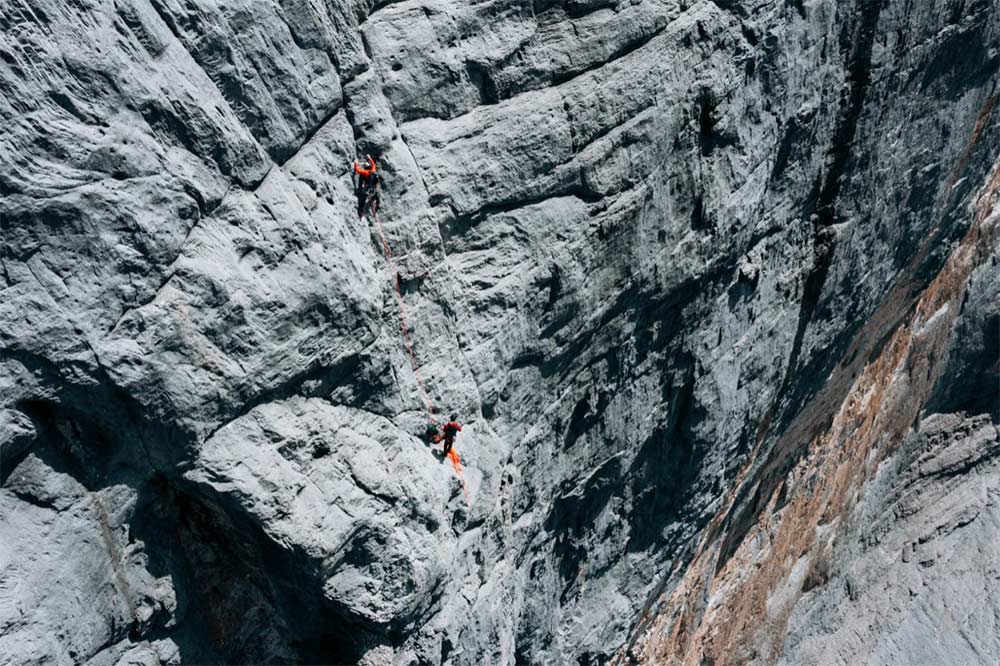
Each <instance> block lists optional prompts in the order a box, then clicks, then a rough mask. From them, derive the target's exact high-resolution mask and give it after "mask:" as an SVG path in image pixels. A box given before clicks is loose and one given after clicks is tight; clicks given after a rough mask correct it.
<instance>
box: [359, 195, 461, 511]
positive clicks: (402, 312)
mask: <svg viewBox="0 0 1000 666" xmlns="http://www.w3.org/2000/svg"><path fill="white" fill-rule="evenodd" d="M369 208H370V209H371V211H372V219H374V220H375V230H376V231H378V237H379V239H381V241H382V249H384V250H385V258H386V259H387V260H388V262H389V267H390V268H392V275H393V277H394V278H395V281H396V302H397V303H399V323H400V326H401V327H402V329H403V342H404V343H405V344H406V352H407V353H408V354H409V355H410V364H411V365H412V366H413V375H414V376H415V377H416V378H417V387H418V388H419V389H420V395H421V397H422V398H423V399H424V404H425V405H426V407H427V414H428V416H429V417H430V422H431V423H432V424H433V425H434V427H435V428H437V427H438V425H439V424H438V420H437V416H436V415H435V414H434V402H433V401H432V400H431V396H430V394H429V393H428V392H427V387H426V386H424V380H423V377H421V376H420V366H419V365H418V364H417V356H416V354H414V353H413V343H412V342H411V341H410V327H409V326H408V325H407V323H406V307H405V306H404V305H403V289H402V286H401V283H400V280H399V269H398V268H396V262H395V261H393V258H392V250H390V249H389V243H388V241H386V239H385V232H384V231H382V223H381V222H379V219H378V212H376V210H375V203H374V202H370V203H369ZM448 460H450V461H451V466H452V467H453V468H454V469H455V474H456V475H458V480H459V481H460V482H461V484H462V494H463V495H465V504H466V505H467V506H470V507H471V506H472V502H471V501H470V500H469V489H468V487H467V486H466V484H465V475H464V474H462V463H461V460H460V459H459V457H458V453H457V452H456V451H455V449H451V450H450V451H448Z"/></svg>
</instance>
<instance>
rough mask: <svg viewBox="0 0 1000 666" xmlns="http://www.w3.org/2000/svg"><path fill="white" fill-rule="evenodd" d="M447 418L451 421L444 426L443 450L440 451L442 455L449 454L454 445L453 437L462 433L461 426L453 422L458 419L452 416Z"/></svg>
mask: <svg viewBox="0 0 1000 666" xmlns="http://www.w3.org/2000/svg"><path fill="white" fill-rule="evenodd" d="M449 418H450V419H451V420H450V421H448V422H447V423H445V424H444V448H443V449H442V452H443V453H444V455H448V454H449V453H451V447H453V446H454V445H455V437H456V436H457V435H458V433H460V432H461V431H462V426H461V425H459V424H458V422H457V421H456V420H455V419H456V418H458V417H457V416H456V415H455V414H452V415H451V416H450V417H449Z"/></svg>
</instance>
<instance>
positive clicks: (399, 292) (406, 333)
mask: <svg viewBox="0 0 1000 666" xmlns="http://www.w3.org/2000/svg"><path fill="white" fill-rule="evenodd" d="M370 208H371V211H372V217H373V218H374V219H375V229H376V230H377V231H378V235H379V238H380V239H381V240H382V248H383V249H384V250H385V258H386V259H387V260H388V261H389V266H390V268H392V275H393V277H394V278H395V282H396V302H397V303H399V323H400V325H401V327H402V329H403V342H404V343H406V351H407V353H408V354H409V355H410V363H411V364H412V365H413V374H414V376H415V377H416V378H417V387H418V388H419V389H420V395H421V397H422V398H423V400H424V405H425V406H426V407H427V414H428V415H429V416H430V420H431V423H433V424H434V425H435V426H437V425H438V420H437V416H436V415H435V413H434V402H433V401H432V400H431V396H430V394H429V393H428V392H427V388H426V387H425V386H424V380H423V377H421V376H420V366H419V365H418V364H417V357H416V354H414V353H413V343H412V342H411V341H410V327H409V326H408V325H407V323H406V307H405V306H404V305H403V289H402V286H401V284H400V280H399V269H397V268H396V262H395V261H393V259H392V250H390V249H389V243H388V242H387V241H386V240H385V233H384V232H383V231H382V223H381V222H379V220H378V213H377V212H376V211H375V203H374V202H372V203H371V204H370Z"/></svg>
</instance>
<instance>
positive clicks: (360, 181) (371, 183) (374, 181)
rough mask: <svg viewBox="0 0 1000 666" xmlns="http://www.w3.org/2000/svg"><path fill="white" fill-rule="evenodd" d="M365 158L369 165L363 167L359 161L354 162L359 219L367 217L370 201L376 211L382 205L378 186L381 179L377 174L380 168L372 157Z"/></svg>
mask: <svg viewBox="0 0 1000 666" xmlns="http://www.w3.org/2000/svg"><path fill="white" fill-rule="evenodd" d="M365 157H366V158H367V162H368V163H367V165H366V166H364V167H362V166H361V165H360V164H358V161H357V160H354V173H352V174H351V178H352V180H353V181H354V195H355V196H356V197H357V198H358V219H361V218H363V217H364V216H365V208H366V207H367V205H368V202H369V201H371V202H372V204H373V205H374V209H375V210H378V206H379V203H380V197H379V190H378V185H379V180H380V179H381V177H380V176H379V175H378V173H376V171H377V170H378V166H377V165H376V164H375V160H374V159H372V156H371V155H365Z"/></svg>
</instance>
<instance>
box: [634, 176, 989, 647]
mask: <svg viewBox="0 0 1000 666" xmlns="http://www.w3.org/2000/svg"><path fill="white" fill-rule="evenodd" d="M998 192H1000V161H998V162H997V164H995V165H994V169H993V171H992V174H991V176H990V178H989V179H988V181H987V182H986V184H985V185H984V186H983V188H982V189H981V191H980V192H979V194H978V195H977V197H976V199H975V200H974V202H973V216H974V220H973V224H972V226H971V227H970V229H969V231H968V233H967V234H966V236H965V238H964V239H963V240H962V241H961V243H960V244H959V245H958V246H957V247H956V248H955V249H954V250H953V252H952V253H951V255H950V257H949V258H948V260H947V262H946V264H945V266H944V267H943V268H942V270H941V272H940V273H939V274H938V276H937V277H936V278H935V279H934V281H933V282H932V283H931V284H930V285H929V286H928V288H927V289H926V290H925V291H924V293H923V294H922V295H921V297H920V299H919V301H918V302H917V305H916V307H915V308H914V310H913V311H912V313H911V315H910V316H909V317H908V318H907V320H906V321H904V322H903V323H902V324H901V325H900V326H899V327H898V328H897V329H896V331H895V332H894V333H893V335H892V336H891V338H890V339H889V341H888V343H887V344H886V345H885V346H884V348H883V349H882V351H881V353H880V354H879V355H878V356H877V357H876V358H875V359H874V360H873V361H872V362H870V363H868V364H867V365H866V366H865V367H864V369H863V371H862V372H861V373H860V374H859V376H858V377H857V379H856V380H855V382H854V383H853V385H852V386H851V389H850V391H849V393H848V394H847V397H846V399H845V400H844V401H843V403H842V404H841V405H840V407H839V409H838V411H837V413H836V416H835V417H834V419H833V421H832V424H831V426H830V428H829V429H828V430H827V431H826V432H824V433H822V434H820V435H819V436H817V437H814V438H813V439H812V440H811V441H810V443H809V445H808V449H807V451H808V452H807V454H806V455H805V456H804V457H803V458H802V459H801V460H800V461H799V462H798V464H797V465H795V466H794V467H793V468H792V470H791V471H790V472H789V473H788V474H787V475H786V477H785V479H784V481H783V483H782V484H779V485H778V486H777V487H776V488H775V490H774V491H773V492H772V493H771V494H770V496H769V497H768V499H767V504H766V509H765V511H764V512H763V513H762V514H761V516H760V518H759V519H758V520H757V522H756V523H755V524H754V525H753V526H752V527H751V529H750V531H749V532H748V533H747V535H746V537H745V538H744V539H743V540H742V541H741V543H740V545H739V546H738V547H737V548H736V550H735V552H734V553H733V555H732V556H731V557H730V558H729V559H728V561H726V562H725V564H724V565H723V566H722V567H721V569H720V570H719V571H718V572H717V573H716V572H715V569H716V566H717V564H718V554H719V547H720V543H721V536H719V535H716V536H715V537H714V538H708V539H706V543H703V544H702V545H701V548H700V549H699V551H698V555H697V556H696V557H695V559H694V560H693V561H692V563H691V565H690V567H689V568H688V570H687V572H686V573H685V575H684V576H683V578H682V579H681V580H680V582H679V583H678V585H677V586H676V587H675V588H674V590H673V592H672V594H671V596H670V598H669V599H667V600H664V603H663V605H662V608H663V609H664V611H663V612H662V613H661V615H660V616H659V617H657V618H655V619H654V620H653V621H652V623H651V624H650V625H649V627H648V629H647V630H646V631H645V633H644V634H643V635H641V636H640V637H638V639H637V641H636V642H635V644H634V646H633V648H632V650H631V651H630V652H631V653H632V655H634V656H636V657H638V658H639V660H640V661H641V662H643V663H655V664H703V663H715V664H722V663H744V662H746V661H750V660H761V661H764V662H770V661H773V660H775V659H776V658H777V657H778V656H779V651H780V648H781V645H782V641H783V638H784V634H785V629H786V624H787V621H788V617H789V614H790V612H791V610H792V607H793V606H794V604H795V602H796V600H797V599H798V598H799V596H801V594H802V593H803V592H804V591H807V590H809V589H811V588H813V587H815V586H817V585H821V584H823V583H824V582H825V580H826V575H827V574H826V566H827V562H828V561H829V554H830V552H831V549H832V548H834V547H835V544H836V542H837V539H838V537H839V536H840V535H841V534H842V532H843V529H844V526H845V524H846V523H847V521H848V520H849V517H850V515H851V511H852V508H853V507H854V506H855V505H856V504H857V501H858V499H859V497H860V495H861V493H862V492H863V491H864V488H865V485H866V483H867V482H868V481H869V480H870V479H871V478H872V475H873V474H874V473H875V471H876V470H877V469H878V466H879V464H880V463H881V462H882V461H883V460H884V459H885V458H886V456H888V455H889V454H890V453H892V451H893V450H894V449H895V447H896V446H897V445H898V443H899V442H900V441H901V440H902V438H903V437H904V435H905V434H906V433H907V431H908V430H909V429H910V427H911V424H912V423H913V422H914V420H915V419H916V418H917V416H918V415H919V412H920V409H921V407H922V405H923V404H924V402H925V401H926V400H927V398H928V395H929V393H930V391H931V390H932V388H933V386H934V383H935V380H936V379H937V377H938V374H939V371H940V366H941V364H942V360H943V359H944V358H945V357H946V354H945V353H944V352H945V351H946V346H947V344H948V342H949V337H950V332H951V330H952V323H953V322H954V320H955V317H956V316H957V314H958V312H959V308H960V304H961V300H962V297H963V294H964V292H965V289H966V285H967V282H968V278H969V275H970V273H971V272H972V271H973V269H974V268H975V267H976V266H977V265H979V264H980V263H981V262H982V261H983V260H984V259H985V257H986V256H987V254H988V252H989V248H990V247H992V245H993V244H994V243H995V242H996V239H997V226H998V225H997V222H998V218H1000V215H998V213H997V212H996V211H995V205H996V203H997V199H998ZM732 501H733V499H732V497H730V499H729V500H728V502H727V503H726V504H727V505H726V506H724V507H723V510H722V511H720V514H719V515H720V516H722V515H725V513H726V512H727V511H728V510H729V505H730V504H731V503H732ZM712 532H713V531H712V530H708V531H706V534H712Z"/></svg>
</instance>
